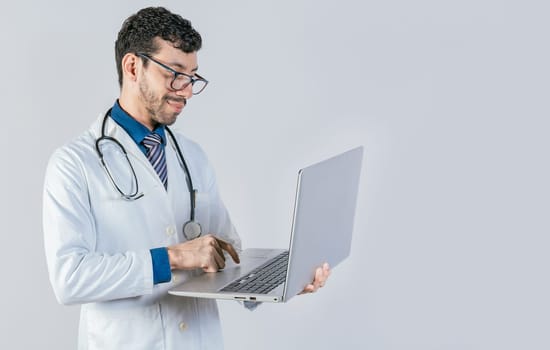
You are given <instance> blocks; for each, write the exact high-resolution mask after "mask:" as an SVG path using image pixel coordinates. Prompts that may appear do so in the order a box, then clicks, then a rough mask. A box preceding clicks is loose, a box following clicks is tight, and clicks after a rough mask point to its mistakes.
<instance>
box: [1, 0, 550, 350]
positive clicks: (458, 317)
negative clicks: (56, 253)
mask: <svg viewBox="0 0 550 350" xmlns="http://www.w3.org/2000/svg"><path fill="white" fill-rule="evenodd" d="M148 5H163V6H166V7H168V8H169V9H171V10H172V11H174V12H177V13H179V14H181V15H182V16H183V17H186V18H188V19H190V20H191V21H192V22H193V25H194V26H195V27H196V28H197V29H198V30H199V32H200V33H201V34H202V36H203V38H204V48H203V50H201V52H200V53H199V65H200V72H201V74H203V75H204V76H205V77H207V78H208V79H209V80H210V82H211V84H210V85H209V87H208V89H207V90H206V91H205V93H204V94H202V95H200V96H197V97H195V98H193V99H192V100H191V101H190V103H189V104H188V107H186V109H185V110H184V113H183V115H182V116H181V117H180V119H179V120H178V122H177V123H176V126H177V127H178V128H181V129H182V130H184V131H185V132H186V134H187V135H188V136H189V137H191V138H192V139H194V140H196V141H198V142H199V143H200V144H201V145H202V146H203V147H204V149H205V150H206V151H207V153H208V154H209V157H210V160H211V161H212V163H213V164H214V166H215V168H216V171H217V175H218V180H219V184H220V187H221V192H222V195H223V197H224V200H225V202H226V205H227V207H228V209H229V211H230V213H231V215H232V218H233V220H234V222H235V225H236V227H237V229H238V230H239V232H240V234H241V236H242V239H243V242H244V245H245V246H246V247H264V246H279V247H285V245H286V244H287V242H288V236H289V233H290V224H291V222H290V219H291V213H292V205H293V203H292V200H293V196H294V190H295V181H296V171H297V169H298V168H299V167H302V166H304V165H308V164H311V163H314V162H316V161H318V160H321V159H323V158H325V157H327V156H330V155H332V154H334V153H337V152H340V151H343V150H346V149H348V148H351V147H352V146H355V145H360V144H361V145H364V146H365V159H364V167H363V173H362V181H361V189H360V193H359V200H358V209H357V216H356V221H355V232H354V241H353V249H352V255H351V257H350V259H348V260H347V261H346V262H344V263H343V264H342V265H341V266H339V267H338V268H336V269H335V270H334V273H333V275H332V277H331V279H330V280H329V283H328V284H327V286H326V288H324V289H323V290H322V291H321V292H319V293H317V294H314V295H310V296H303V297H299V298H294V299H293V300H291V302H290V303H288V304H285V305H262V306H260V308H258V309H257V310H256V311H254V312H250V311H247V310H245V309H244V308H242V307H241V306H240V305H238V304H237V303H234V302H220V303H219V305H220V309H221V317H222V321H223V327H224V334H225V342H226V348H227V349H228V350H235V349H280V348H285V349H334V348H337V347H340V348H341V349H396V350H397V349H399V350H401V349H403V350H405V349H406V350H411V349H418V350H425V349H437V350H439V349H502V350H504V349H548V348H550V338H549V337H548V329H549V328H550V300H549V298H548V296H549V295H550V282H549V279H548V268H549V266H550V258H549V254H548V250H549V249H548V248H549V246H550V235H549V233H550V230H549V229H550V219H549V218H550V215H549V214H548V213H549V212H550V186H549V180H550V166H549V149H550V148H549V146H550V138H549V137H548V135H549V132H550V122H549V121H548V115H549V104H548V101H549V99H548V96H550V83H549V82H550V69H549V65H548V62H550V49H549V47H550V46H549V45H548V33H550V22H549V21H548V16H547V14H548V11H549V10H550V6H549V5H547V2H545V1H529V0H527V1H521V2H520V1H490V0H476V1H471V0H466V1H436V0H431V1H429V0H420V1H406V0H392V1H352V0H340V1H289V0H279V1H245V0H235V1H202V2H199V1H181V0H180V1H158V2H151V1H128V0H127V1H117V2H113V1H104V0H101V1H99V0H98V1H90V2H76V1H61V0H52V1H45V2H43V1H38V0H32V1H20V2H11V3H10V4H9V5H6V6H4V7H3V10H2V11H1V13H0V39H1V43H2V51H1V55H0V63H1V64H0V73H1V75H0V76H1V79H0V81H1V83H0V99H1V102H2V120H3V121H4V124H3V125H4V127H3V128H2V130H3V132H2V137H0V145H1V146H2V151H3V152H2V153H3V155H4V166H2V172H1V181H0V190H1V192H0V193H1V194H2V195H1V198H2V200H1V214H0V215H1V222H2V233H1V234H0V242H1V246H2V254H0V266H1V267H0V268H1V273H2V290H1V292H0V296H1V297H0V306H1V310H2V316H0V329H2V331H1V337H0V348H2V349H31V348H44V349H60V350H62V349H67V350H68V349H74V348H76V337H77V327H78V307H77V306H71V307H67V306H61V305H58V304H57V302H56V300H55V297H54V295H53V292H52V290H51V287H50V285H49V281H48V277H47V271H46V263H45V258H44V253H43V239H42V228H41V198H42V181H43V175H44V171H45V166H46V163H47V160H48V158H49V156H50V154H51V153H52V152H53V150H54V149H55V148H56V147H58V146H60V145H62V144H63V143H65V142H67V141H68V140H70V139H71V138H73V137H76V136H77V135H78V134H79V133H81V132H82V131H83V130H85V129H86V128H87V127H88V125H89V124H90V123H91V122H92V121H93V120H94V119H95V118H96V116H97V115H98V114H100V113H103V112H104V111H105V110H106V109H107V108H108V107H109V106H110V105H112V103H113V102H114V99H115V98H116V97H117V94H118V87H117V83H116V71H115V64H114V41H115V38H116V34H117V32H118V30H119V28H120V26H121V24H122V21H123V20H124V19H125V18H127V17H128V16H129V15H131V14H132V13H134V12H135V11H136V10H138V9H139V8H141V7H144V6H148ZM335 234H337V233H335Z"/></svg>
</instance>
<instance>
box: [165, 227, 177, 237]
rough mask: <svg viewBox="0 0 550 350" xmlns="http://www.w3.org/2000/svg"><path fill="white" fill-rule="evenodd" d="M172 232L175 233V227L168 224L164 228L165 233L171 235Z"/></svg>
mask: <svg viewBox="0 0 550 350" xmlns="http://www.w3.org/2000/svg"><path fill="white" fill-rule="evenodd" d="M174 233H176V229H175V228H174V226H168V227H167V228H166V235H168V236H172V235H173V234H174Z"/></svg>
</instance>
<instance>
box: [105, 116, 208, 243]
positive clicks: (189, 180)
mask: <svg viewBox="0 0 550 350" xmlns="http://www.w3.org/2000/svg"><path fill="white" fill-rule="evenodd" d="M111 110H112V108H110V109H109V110H108V111H107V112H106V113H105V116H104V117H103V122H102V124H101V136H100V137H99V138H98V139H97V140H96V142H95V148H96V152H97V154H98V156H99V159H100V160H101V164H102V166H103V168H104V169H105V172H106V173H107V175H108V177H109V180H110V182H111V184H112V185H113V186H114V187H115V189H116V190H117V191H118V192H119V193H120V195H121V196H122V198H123V199H125V200H128V201H134V200H138V199H140V198H141V197H143V196H144V194H143V193H140V192H139V184H138V178H137V175H136V172H135V170H134V167H133V166H132V163H131V162H130V159H129V158H128V153H127V152H126V149H125V148H124V146H123V145H122V144H121V143H120V142H119V141H118V140H117V139H116V138H114V137H111V136H107V135H106V134H105V127H106V124H107V119H108V118H109V117H110V116H111ZM165 128H166V131H167V132H168V134H169V135H170V138H171V139H172V142H173V144H174V146H175V147H174V148H175V149H176V153H177V155H178V158H179V160H180V162H181V164H182V165H183V170H184V171H185V183H186V184H187V189H188V190H189V201H190V204H191V210H190V213H189V216H190V220H189V221H188V222H186V223H185V225H184V228H183V233H184V235H185V236H186V238H188V239H189V237H187V233H186V230H185V228H186V226H188V225H189V227H190V228H191V227H193V228H196V227H198V230H199V231H198V236H200V234H201V232H200V231H201V229H200V224H198V223H197V222H195V207H196V192H197V191H196V190H195V189H194V187H193V179H192V178H191V172H190V171H189V167H188V166H187V162H186V161H185V157H184V156H183V152H182V151H181V148H180V146H179V143H178V141H177V139H176V137H175V136H174V134H173V133H172V130H170V128H168V126H165ZM103 141H111V142H114V143H115V144H116V145H117V146H118V147H119V148H120V149H121V150H122V152H123V154H124V157H125V158H126V161H127V162H128V164H129V165H130V169H131V171H132V176H133V177H134V181H135V184H136V189H135V191H134V193H132V194H125V193H124V192H123V191H122V190H121V189H120V187H119V186H118V185H117V184H116V181H115V180H114V178H113V176H112V175H111V172H110V171H109V170H108V168H107V165H106V164H105V160H104V158H103V152H102V151H101V147H100V144H101V142H103ZM198 236H197V237H198ZM193 238H196V237H193ZM191 239H192V238H191Z"/></svg>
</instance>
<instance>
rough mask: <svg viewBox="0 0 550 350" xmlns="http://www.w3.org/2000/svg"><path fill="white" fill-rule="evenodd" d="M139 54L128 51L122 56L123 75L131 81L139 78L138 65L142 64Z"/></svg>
mask: <svg viewBox="0 0 550 350" xmlns="http://www.w3.org/2000/svg"><path fill="white" fill-rule="evenodd" d="M139 61H140V59H139V57H138V56H136V55H134V54H133V53H127V54H126V55H124V57H122V76H123V77H124V79H128V80H130V81H136V80H137V75H138V74H137V72H138V66H139V65H140V64H141V63H140V62H139Z"/></svg>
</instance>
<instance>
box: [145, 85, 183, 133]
mask: <svg viewBox="0 0 550 350" xmlns="http://www.w3.org/2000/svg"><path fill="white" fill-rule="evenodd" d="M139 92H140V97H141V99H142V100H143V102H144V105H145V109H146V110H147V112H148V113H149V117H150V118H151V120H152V121H153V122H155V123H156V124H162V125H172V124H174V123H175V122H176V119H177V117H178V115H179V114H180V112H174V111H170V110H169V106H168V103H167V102H168V101H172V102H177V103H183V105H184V106H185V104H186V103H187V100H186V99H185V97H181V96H170V95H168V94H166V95H163V96H161V97H159V96H158V95H157V94H156V93H155V92H154V91H153V90H152V89H151V88H150V86H149V84H148V83H147V81H146V79H142V80H141V81H140V82H139Z"/></svg>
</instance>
